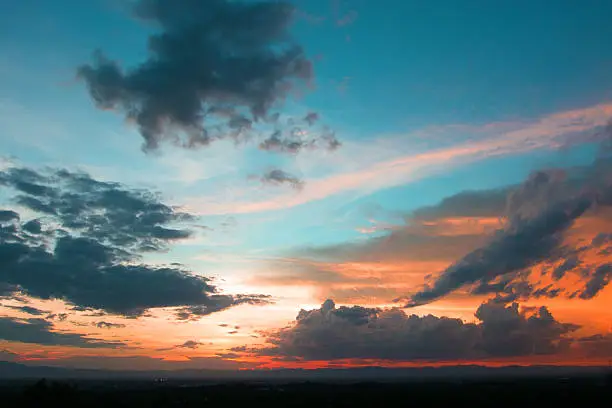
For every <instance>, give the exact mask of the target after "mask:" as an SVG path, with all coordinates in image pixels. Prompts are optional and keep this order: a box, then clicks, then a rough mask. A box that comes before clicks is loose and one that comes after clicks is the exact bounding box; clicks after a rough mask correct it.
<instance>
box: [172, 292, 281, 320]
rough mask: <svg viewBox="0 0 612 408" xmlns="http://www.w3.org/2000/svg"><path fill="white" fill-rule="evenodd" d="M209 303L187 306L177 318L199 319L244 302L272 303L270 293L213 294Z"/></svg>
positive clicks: (178, 312) (177, 313) (178, 313)
mask: <svg viewBox="0 0 612 408" xmlns="http://www.w3.org/2000/svg"><path fill="white" fill-rule="evenodd" d="M209 298H210V301H209V302H208V303H209V304H197V305H191V306H185V307H183V308H181V309H179V310H178V311H177V312H176V318H177V320H197V319H199V318H200V317H202V316H207V315H209V314H211V313H214V312H218V311H221V310H224V309H227V308H228V307H231V306H237V305H242V304H248V305H264V304H267V303H270V301H271V300H270V299H271V297H270V296H269V295H234V296H227V295H211V296H210V297H209Z"/></svg>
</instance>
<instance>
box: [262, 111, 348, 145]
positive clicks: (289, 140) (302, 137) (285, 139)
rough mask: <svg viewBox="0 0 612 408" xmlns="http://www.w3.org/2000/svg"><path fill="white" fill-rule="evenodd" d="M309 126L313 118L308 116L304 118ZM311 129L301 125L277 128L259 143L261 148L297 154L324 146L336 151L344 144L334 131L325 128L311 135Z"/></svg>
mask: <svg viewBox="0 0 612 408" xmlns="http://www.w3.org/2000/svg"><path fill="white" fill-rule="evenodd" d="M304 120H306V121H307V123H308V126H312V123H313V122H312V120H308V116H307V117H306V118H305V119H304ZM310 133H311V132H310V131H307V130H304V129H303V127H301V126H293V127H292V129H291V130H290V131H286V130H282V129H281V130H276V131H274V133H272V134H271V135H270V137H268V138H267V139H265V140H263V141H262V142H261V143H260V144H259V149H260V150H266V151H272V152H278V153H288V154H297V153H299V152H300V151H302V150H304V149H309V150H314V149H318V148H324V149H326V150H329V151H334V150H336V149H337V148H339V147H340V146H341V145H342V144H341V143H340V141H339V140H338V139H337V138H336V135H335V133H334V132H332V131H330V130H329V129H327V128H325V129H324V130H323V131H322V132H321V133H320V134H318V135H316V136H311V135H310Z"/></svg>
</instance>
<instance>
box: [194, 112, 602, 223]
mask: <svg viewBox="0 0 612 408" xmlns="http://www.w3.org/2000/svg"><path fill="white" fill-rule="evenodd" d="M611 116H612V104H600V105H595V106H592V107H589V108H584V109H576V110H571V111H566V112H561V113H556V114H552V115H549V116H545V117H542V118H540V119H539V120H536V121H533V122H529V123H524V124H519V125H517V127H516V128H514V130H511V131H505V132H501V133H500V134H498V135H497V136H494V137H489V138H486V139H483V140H478V141H471V142H463V143H459V144H456V145H453V146H450V147H444V148H439V149H432V150H428V151H424V152H420V153H413V154H404V155H398V156H395V157H392V158H389V159H385V160H381V161H378V162H373V163H372V162H370V163H369V164H366V165H364V166H362V167H361V168H357V169H355V170H351V171H346V172H343V173H339V174H334V175H331V176H327V177H321V178H317V179H312V180H308V179H306V180H305V181H306V184H305V186H304V188H303V189H302V191H301V192H300V193H299V194H295V193H285V194H280V195H276V196H271V197H270V196H268V197H265V198H263V199H260V200H257V199H255V200H253V199H249V198H247V197H245V198H244V199H242V200H235V201H229V202H220V201H218V200H217V201H212V200H210V199H206V198H201V197H193V198H191V199H188V200H187V201H186V202H187V203H188V205H187V206H188V208H189V210H190V211H192V212H195V213H198V214H227V213H254V212H264V211H274V210H280V209H285V208H291V207H295V206H298V205H302V204H305V203H308V202H312V201H317V200H322V199H324V198H327V197H330V196H332V195H335V194H339V193H344V192H351V191H352V192H359V193H361V194H365V193H368V192H372V191H376V190H379V189H382V188H386V187H392V186H395V185H400V184H404V183H408V182H412V181H415V180H419V179H422V178H424V177H427V176H428V175H431V174H432V173H435V172H438V171H440V170H442V169H448V168H449V167H456V166H459V165H462V164H466V163H470V162H475V161H478V160H484V159H488V158H492V157H498V156H506V155H513V154H519V153H524V152H528V151H533V150H538V149H551V148H561V147H563V146H567V145H572V144H578V143H582V142H586V141H591V140H593V134H595V133H594V131H595V130H596V129H598V128H600V127H602V126H604V125H606V123H607V122H608V120H609V118H610V117H611ZM484 126H485V127H487V126H488V128H490V127H491V125H484ZM501 128H502V129H506V126H501ZM586 134H589V135H588V136H586ZM354 160H362V161H363V160H364V158H363V157H359V158H355V159H354ZM364 161H366V162H367V158H366V159H365V160H364Z"/></svg>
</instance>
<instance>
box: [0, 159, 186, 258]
mask: <svg viewBox="0 0 612 408" xmlns="http://www.w3.org/2000/svg"><path fill="white" fill-rule="evenodd" d="M0 184H4V185H5V186H9V187H12V188H13V189H14V190H15V191H16V192H17V194H16V195H15V197H14V201H15V202H16V203H18V204H20V205H22V206H24V207H27V208H28V209H30V210H32V211H35V212H38V213H42V214H43V215H44V216H49V217H53V218H56V219H57V221H58V222H61V224H62V226H63V227H64V228H69V229H70V230H72V231H78V233H79V235H80V236H82V237H87V238H91V239H95V240H98V241H101V242H104V243H108V244H111V245H117V246H121V247H123V248H129V249H131V250H138V251H159V250H161V249H165V248H166V246H167V244H168V243H169V242H172V241H175V240H178V239H184V238H188V237H189V236H190V235H191V231H189V230H188V229H184V228H183V229H180V228H178V229H177V228H171V227H169V225H171V224H185V222H191V221H194V218H193V217H192V216H191V215H189V214H187V213H183V212H179V211H176V209H174V208H172V207H170V206H168V205H166V204H164V203H162V202H161V201H160V197H159V195H158V194H155V193H153V192H150V191H146V190H138V189H130V188H128V187H126V186H123V185H121V184H119V183H111V182H103V181H98V180H94V179H93V178H91V177H90V176H89V175H87V174H86V173H73V172H69V171H66V170H54V171H47V172H44V173H41V172H36V171H34V170H31V169H28V168H16V167H13V168H10V169H7V170H6V171H4V172H0ZM34 222H36V223H37V224H36V225H34V226H33V223H34ZM23 229H24V230H26V231H28V232H30V233H31V234H39V233H40V232H42V226H41V224H40V220H32V221H29V222H27V223H26V224H25V225H24V226H23Z"/></svg>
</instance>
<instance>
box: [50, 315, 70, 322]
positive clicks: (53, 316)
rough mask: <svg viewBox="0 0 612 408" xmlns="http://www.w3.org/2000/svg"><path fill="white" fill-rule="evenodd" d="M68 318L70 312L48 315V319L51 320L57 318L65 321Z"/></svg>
mask: <svg viewBox="0 0 612 408" xmlns="http://www.w3.org/2000/svg"><path fill="white" fill-rule="evenodd" d="M67 318H68V313H51V314H50V315H47V319H49V320H55V319H57V320H59V321H60V322H63V321H64V320H66V319H67Z"/></svg>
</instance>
